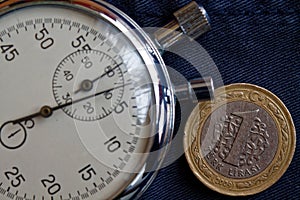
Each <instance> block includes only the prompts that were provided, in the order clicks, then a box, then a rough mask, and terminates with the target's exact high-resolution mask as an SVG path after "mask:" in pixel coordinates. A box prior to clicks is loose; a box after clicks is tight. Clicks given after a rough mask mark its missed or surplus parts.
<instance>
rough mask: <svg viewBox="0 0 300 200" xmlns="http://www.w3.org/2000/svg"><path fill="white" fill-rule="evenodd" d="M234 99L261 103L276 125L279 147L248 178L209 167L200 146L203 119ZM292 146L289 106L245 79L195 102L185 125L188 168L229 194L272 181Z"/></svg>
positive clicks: (283, 166) (284, 165)
mask: <svg viewBox="0 0 300 200" xmlns="http://www.w3.org/2000/svg"><path fill="white" fill-rule="evenodd" d="M234 101H246V102H250V103H254V104H256V105H258V106H260V107H261V108H263V109H264V110H266V111H267V112H268V113H269V114H270V116H271V117H272V118H273V120H274V122H275V124H276V127H277V129H278V148H277V150H276V154H275V156H274V158H273V160H272V162H271V163H270V164H269V166H268V167H267V168H266V169H265V170H263V171H262V172H260V173H259V174H257V175H255V176H253V177H250V178H244V179H233V178H228V177H225V176H223V175H221V174H220V173H218V172H216V171H215V170H214V169H213V168H211V167H210V165H209V164H208V163H207V161H206V160H205V158H204V156H203V155H202V153H201V150H200V149H201V148H200V139H201V130H202V128H203V126H204V123H205V121H206V120H207V119H208V117H209V116H210V114H211V113H213V112H214V111H215V110H216V109H217V108H219V107H220V106H222V105H224V104H227V103H230V102H234ZM295 147H296V130H295V126H294V124H293V121H292V118H291V115H290V113H289V111H288V109H287V108H286V107H285V105H284V104H283V103H282V101H281V100H280V99H279V98H278V97H277V96H275V95H274V94H273V93H271V92H270V91H268V90H266V89H264V88H261V87H259V86H256V85H252V84H247V83H238V84H231V85H227V86H224V87H221V88H218V89H217V90H216V91H215V100H214V102H204V103H200V104H198V106H196V108H195V109H194V110H193V112H192V113H191V115H190V117H189V119H188V120H187V123H186V126H185V135H184V148H185V156H186V159H187V161H188V164H189V166H190V168H191V170H192V171H193V173H194V174H195V176H196V177H197V178H198V179H199V180H200V181H201V182H202V183H203V184H205V185H206V186H207V187H209V188H210V189H212V190H214V191H217V192H219V193H222V194H225V195H230V196H246V195H252V194H256V193H259V192H261V191H263V190H265V189H267V188H269V187H270V186H271V185H273V184H274V183H275V182H276V181H277V180H279V178H280V177H281V176H282V175H283V174H284V172H285V171H286V170H287V168H288V166H289V165H290V163H291V161H292V158H293V155H294V152H295Z"/></svg>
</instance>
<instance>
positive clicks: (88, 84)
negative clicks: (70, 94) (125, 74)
mask: <svg viewBox="0 0 300 200" xmlns="http://www.w3.org/2000/svg"><path fill="white" fill-rule="evenodd" d="M122 64H123V63H120V64H118V65H116V66H114V67H113V68H107V69H108V70H106V71H105V72H104V73H103V74H101V76H98V77H96V78H95V79H93V80H89V79H85V80H83V81H82V82H81V84H80V87H79V89H77V90H76V91H75V92H74V94H77V93H78V92H80V91H90V90H91V89H92V88H93V87H94V83H95V82H96V81H98V80H100V79H101V78H103V77H104V76H106V75H108V74H110V73H112V72H113V71H114V70H115V69H117V68H118V67H120V66H121V65H122Z"/></svg>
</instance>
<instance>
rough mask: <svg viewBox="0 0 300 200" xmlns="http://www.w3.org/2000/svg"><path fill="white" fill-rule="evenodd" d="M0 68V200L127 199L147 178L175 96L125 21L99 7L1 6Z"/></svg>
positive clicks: (82, 1) (31, 2) (163, 145)
mask: <svg viewBox="0 0 300 200" xmlns="http://www.w3.org/2000/svg"><path fill="white" fill-rule="evenodd" d="M0 68H1V69H0V70H1V73H0V91H1V99H0V112H1V114H0V126H1V128H0V157H1V164H0V199H3V200H10V199H14V200H41V199H43V200H44V199H45V200H48V199H50V200H81V199H87V200H90V199H91V200H99V199H112V198H135V197H138V196H139V195H140V194H141V192H142V191H144V189H145V188H146V187H147V186H148V185H149V183H150V182H151V181H152V180H153V177H154V175H155V174H156V169H158V168H159V166H160V165H161V163H162V160H163V158H164V155H165V153H166V149H167V146H168V142H169V140H170V138H171V135H172V132H173V123H174V104H175V103H174V91H173V89H172V84H171V82H170V79H169V76H168V72H167V70H166V67H165V65H164V63H163V60H162V58H161V56H160V54H159V51H158V50H157V48H156V46H155V45H154V43H153V42H152V41H151V40H150V38H149V37H148V36H147V34H146V33H144V32H143V31H142V30H141V29H140V28H139V27H138V26H137V25H136V24H135V23H134V22H133V21H132V20H131V19H130V18H128V17H127V16H126V15H125V14H124V13H122V12H121V11H119V10H118V9H116V8H115V7H113V6H111V5H109V4H107V3H105V2H103V1H92V0H72V1H37V0H28V1H18V0H8V1H2V3H1V4H0Z"/></svg>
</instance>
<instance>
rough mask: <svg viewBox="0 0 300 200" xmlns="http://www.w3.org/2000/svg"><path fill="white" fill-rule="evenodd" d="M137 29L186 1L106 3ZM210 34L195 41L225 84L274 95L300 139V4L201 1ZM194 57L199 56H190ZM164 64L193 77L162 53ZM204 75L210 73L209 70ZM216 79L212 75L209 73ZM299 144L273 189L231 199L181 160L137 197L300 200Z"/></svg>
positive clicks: (167, 16)
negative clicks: (254, 87)
mask: <svg viewBox="0 0 300 200" xmlns="http://www.w3.org/2000/svg"><path fill="white" fill-rule="evenodd" d="M108 2H109V3H112V4H113V5H115V6H116V7H118V8H120V9H121V10H123V11H124V12H125V13H127V14H128V15H129V16H130V17H131V18H133V19H134V20H135V21H136V22H137V23H138V24H139V25H140V26H141V27H151V26H152V27H157V26H163V25H164V24H166V23H167V22H169V21H170V20H171V19H173V18H172V13H173V11H175V10H177V9H178V8H180V7H182V6H183V5H185V4H186V3H189V2H190V1H188V0H176V1H175V0H109V1H108ZM197 2H198V3H200V4H202V5H203V6H204V8H205V9H206V11H207V12H208V14H209V16H210V19H211V25H212V30H211V31H210V32H209V33H207V34H205V35H204V36H202V37H200V38H199V39H197V41H198V42H199V43H200V44H201V45H202V46H203V47H204V48H205V49H206V50H207V51H208V53H209V54H210V56H211V57H212V58H213V60H214V62H215V63H216V65H217V66H218V69H219V71H220V73H221V75H222V79H223V81H224V84H230V83H240V82H246V83H252V84H256V85H258V86H261V87H264V88H266V89H268V90H270V91H271V92H273V93H274V94H276V95H277V96H278V97H279V98H280V99H281V100H282V101H283V102H284V103H285V105H286V107H287V108H288V109H289V111H290V113H291V115H292V117H293V120H294V124H295V127H296V132H297V136H298V138H299V136H300V104H299V100H300V1H299V0H259V1H258V0H257V1H255V0H199V1H197ZM193 56H197V55H193ZM163 58H164V60H165V62H166V64H167V65H168V66H171V67H173V68H175V69H177V70H178V71H181V72H182V73H184V75H185V76H186V77H187V78H192V77H193V76H194V75H193V73H194V72H193V71H191V70H190V66H189V64H188V63H186V62H184V61H182V60H181V59H180V58H178V57H176V56H174V55H172V54H169V53H166V54H164V56H163ZM208 73H210V72H209V71H208ZM211 75H212V76H213V77H214V74H211ZM299 148H300V142H299V140H298V141H297V148H296V152H295V155H294V158H293V161H292V163H291V165H290V167H289V168H288V170H287V172H286V173H285V174H284V175H283V176H282V178H281V179H280V180H279V181H278V182H276V183H275V184H274V185H273V186H272V187H270V188H269V189H267V190H266V191H263V192H261V193H259V194H256V195H252V196H249V197H238V198H230V197H226V196H223V195H220V194H218V193H216V192H214V191H212V190H210V189H208V188H207V187H205V186H204V185H203V184H202V183H200V182H199V181H198V180H197V179H196V178H195V176H194V175H193V174H192V172H191V171H190V169H189V166H188V164H187V162H186V160H185V157H184V155H182V156H181V157H180V158H179V159H178V160H177V161H176V162H175V163H173V164H172V165H170V166H168V167H166V168H164V169H162V170H161V171H160V173H159V174H158V176H157V178H156V179H155V181H154V182H153V183H152V185H151V186H150V188H149V189H148V190H147V191H146V192H145V193H144V195H143V196H142V197H141V199H143V200H148V199H224V198H226V199H300V170H299V169H300V168H299V165H300V152H299Z"/></svg>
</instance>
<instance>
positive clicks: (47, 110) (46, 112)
mask: <svg viewBox="0 0 300 200" xmlns="http://www.w3.org/2000/svg"><path fill="white" fill-rule="evenodd" d="M129 84H131V83H126V84H123V85H119V86H115V87H114V88H110V89H106V90H102V91H100V92H97V93H95V94H91V95H88V96H85V97H82V98H79V99H76V100H74V101H72V102H68V103H65V104H61V105H57V106H54V107H50V106H47V105H45V106H42V107H41V109H40V111H39V112H36V113H33V114H30V115H28V116H25V117H21V118H19V119H16V120H13V121H12V123H13V124H17V123H21V122H24V121H27V120H30V119H32V118H35V117H43V118H48V117H50V116H51V115H52V114H53V112H54V111H56V110H59V109H61V108H64V107H67V106H70V105H72V104H75V103H78V102H81V101H84V100H87V99H90V98H92V97H96V96H98V95H101V94H104V93H107V92H110V91H112V90H115V89H118V88H122V87H125V86H126V85H129Z"/></svg>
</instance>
